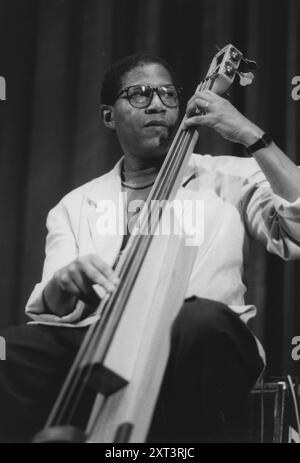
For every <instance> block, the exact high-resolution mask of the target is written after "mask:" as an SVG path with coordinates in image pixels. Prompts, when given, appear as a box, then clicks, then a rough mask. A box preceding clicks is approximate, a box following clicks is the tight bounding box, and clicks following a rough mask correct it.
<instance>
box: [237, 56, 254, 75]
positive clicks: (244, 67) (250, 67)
mask: <svg viewBox="0 0 300 463" xmlns="http://www.w3.org/2000/svg"><path fill="white" fill-rule="evenodd" d="M255 69H257V63H256V61H251V60H249V59H246V58H244V57H243V58H242V61H241V64H240V70H241V71H242V72H249V71H255Z"/></svg>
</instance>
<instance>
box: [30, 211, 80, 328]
mask: <svg viewBox="0 0 300 463" xmlns="http://www.w3.org/2000/svg"><path fill="white" fill-rule="evenodd" d="M46 226H47V230H48V233H47V237H46V258H45V261H44V267H43V273H42V280H41V282H40V283H38V284H37V285H35V287H34V289H33V292H32V293H31V295H30V297H29V300H28V302H27V305H26V308H25V311H26V313H27V315H28V316H29V317H30V318H32V319H33V320H35V321H41V322H54V323H73V322H74V321H76V320H78V319H79V318H80V317H81V314H82V311H83V308H84V304H83V303H82V302H81V301H79V302H78V303H77V304H76V306H75V307H74V311H73V312H72V313H70V314H68V315H66V316H64V317H58V316H56V315H54V314H49V313H46V312H47V310H46V307H45V304H44V301H43V290H44V288H45V286H46V284H47V283H48V281H49V280H50V279H51V278H52V276H53V274H54V273H55V272H56V271H57V270H59V269H60V268H62V267H64V266H65V265H67V264H69V263H70V262H72V261H73V260H74V259H76V257H77V256H78V246H77V243H76V238H75V235H74V233H73V230H72V227H71V223H70V219H69V216H68V211H67V209H66V207H65V206H64V204H63V203H62V202H60V203H58V205H57V206H56V207H54V208H53V209H52V210H51V211H50V212H49V214H48V217H47V222H46Z"/></svg>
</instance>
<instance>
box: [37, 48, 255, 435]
mask: <svg viewBox="0 0 300 463" xmlns="http://www.w3.org/2000/svg"><path fill="white" fill-rule="evenodd" d="M254 64H255V63H253V62H250V61H248V60H246V59H245V58H244V56H243V54H242V53H241V52H240V51H239V50H237V48H236V47H234V46H233V45H230V44H229V45H227V46H226V47H224V48H223V49H221V50H219V51H218V53H217V54H216V55H215V57H214V58H213V60H212V63H211V65H210V67H209V70H208V73H207V75H206V77H205V79H204V80H203V81H202V82H201V83H200V84H199V86H198V87H197V90H204V89H209V90H212V91H214V92H216V93H218V94H222V93H224V92H225V91H226V90H227V89H228V87H229V86H230V85H231V84H232V83H233V81H234V79H235V77H236V75H239V77H240V78H241V83H242V79H245V78H246V80H247V78H249V74H244V71H248V70H249V68H251V66H252V67H254ZM243 67H244V69H243ZM247 68H248V69H247ZM250 77H251V76H250ZM248 80H249V79H248ZM183 123H184V120H183V121H182V123H181V124H180V126H179V129H178V130H177V133H176V135H175V137H174V139H173V142H172V144H171V147H170V149H169V151H168V154H167V156H166V159H165V161H164V163H163V165H162V167H161V170H160V172H159V174H158V176H157V179H156V181H155V184H154V185H153V188H152V190H151V192H150V194H149V197H148V199H147V202H146V203H145V206H144V208H143V209H142V211H141V213H140V215H139V219H138V221H137V224H136V225H135V229H134V230H133V232H132V234H131V237H130V239H129V241H128V244H127V246H126V249H125V252H124V253H123V255H122V257H121V259H120V260H119V262H118V263H117V265H116V268H115V270H116V272H117V273H118V275H119V277H120V283H119V285H118V287H117V288H116V290H115V292H114V293H112V294H111V295H110V296H108V295H107V296H106V297H104V298H103V299H102V301H101V303H100V305H99V308H98V313H99V320H98V321H97V322H95V323H94V324H93V325H92V326H90V328H89V330H88V332H87V334H86V336H85V338H84V341H83V343H82V345H81V348H80V350H79V352H78V354H77V356H76V358H75V361H74V363H73V365H72V367H71V370H70V372H69V374H68V376H67V378H66V380H65V383H64V385H63V387H62V389H61V391H60V394H59V396H58V398H57V400H56V402H55V404H54V407H53V409H52V411H51V413H50V416H49V418H48V420H47V422H46V424H45V427H44V429H43V430H41V431H40V432H39V433H38V434H37V435H36V436H35V437H34V440H33V441H34V442H106V443H109V442H110V443H112V442H114V443H121V442H123V443H124V442H144V441H145V439H146V436H147V432H148V428H149V425H150V423H151V418H152V414H153V411H154V407H155V403H156V400H157V396H158V392H159V389H160V385H161V381H162V377H163V373H164V370H165V366H166V362H167V358H168V353H169V333H170V327H171V324H172V321H173V320H174V318H175V316H176V314H177V313H178V311H179V309H180V307H181V305H182V303H183V300H184V297H185V293H186V289H187V285H188V281H189V278H190V275H191V272H192V268H193V263H194V259H195V256H196V253H197V246H198V245H199V243H198V244H194V245H191V244H193V241H192V240H191V236H187V230H185V229H184V224H182V223H179V224H177V225H178V226H179V227H181V229H180V231H181V232H180V233H178V229H177V233H174V232H173V233H169V234H163V233H159V232H158V233H149V232H148V231H149V230H148V228H147V227H148V226H149V214H148V211H150V210H151V227H152V231H153V230H158V229H159V227H160V226H161V224H162V223H163V221H164V218H165V217H167V218H168V219H169V220H168V223H170V214H171V215H172V214H173V212H174V209H172V208H168V204H170V202H171V201H172V200H173V199H174V198H175V196H176V193H177V191H178V189H179V187H180V185H181V184H182V181H183V178H184V172H185V169H186V167H187V164H188V162H189V158H190V155H191V153H192V152H193V149H194V147H195V144H196V141H197V138H198V133H197V130H195V129H188V130H185V129H184V128H183ZM150 206H151V208H150ZM168 214H169V216H168ZM173 219H174V221H175V222H176V221H178V217H177V216H174V217H173ZM179 222H180V221H179ZM187 240H190V243H189V244H190V245H188V243H187ZM87 397H88V399H87ZM82 410H83V413H84V414H85V415H87V416H85V420H83V419H82V418H81V419H78V416H80V411H82ZM82 423H84V425H82Z"/></svg>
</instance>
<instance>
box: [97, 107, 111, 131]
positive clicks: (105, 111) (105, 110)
mask: <svg viewBox="0 0 300 463" xmlns="http://www.w3.org/2000/svg"><path fill="white" fill-rule="evenodd" d="M100 114H101V119H102V121H103V124H104V125H105V127H107V128H108V129H110V130H115V119H114V108H113V106H110V105H106V104H102V105H101V106H100Z"/></svg>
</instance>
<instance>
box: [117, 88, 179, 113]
mask: <svg viewBox="0 0 300 463" xmlns="http://www.w3.org/2000/svg"><path fill="white" fill-rule="evenodd" d="M154 92H156V93H157V95H158V96H159V98H160V100H161V102H162V103H163V104H164V105H165V106H167V108H176V107H177V106H179V100H180V94H181V92H182V88H181V87H178V86H177V85H175V84H164V85H159V86H158V87H152V86H151V85H131V86H130V87H126V88H123V89H122V90H121V91H120V93H119V94H118V95H117V97H116V100H117V99H118V98H126V99H127V100H128V101H129V103H130V104H131V106H133V107H134V108H147V106H150V104H151V101H152V99H153V95H154ZM122 93H125V95H124V96H123V97H122V96H121V95H122ZM116 100H115V101H116Z"/></svg>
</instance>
